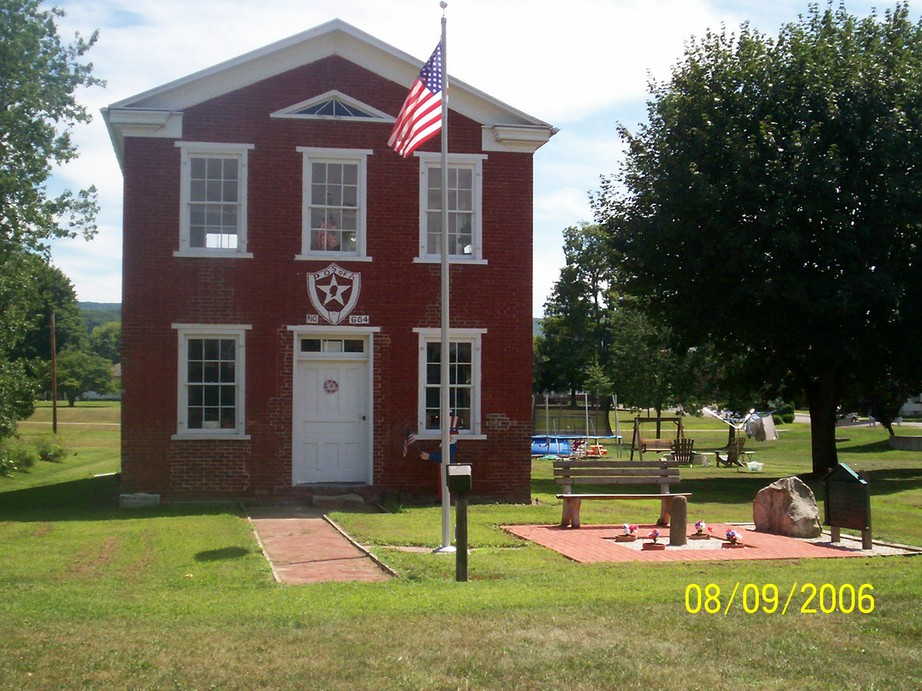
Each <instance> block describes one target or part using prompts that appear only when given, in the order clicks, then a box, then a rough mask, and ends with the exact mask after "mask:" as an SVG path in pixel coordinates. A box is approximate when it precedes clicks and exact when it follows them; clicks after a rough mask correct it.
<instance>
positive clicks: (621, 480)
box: [555, 477, 679, 485]
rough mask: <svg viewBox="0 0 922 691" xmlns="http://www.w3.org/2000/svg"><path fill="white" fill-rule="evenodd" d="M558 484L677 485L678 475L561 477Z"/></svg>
mask: <svg viewBox="0 0 922 691" xmlns="http://www.w3.org/2000/svg"><path fill="white" fill-rule="evenodd" d="M555 482H556V483H557V484H558V485H676V484H678V483H679V478H677V477H664V478H660V477H655V478H649V477H594V478H591V479H586V478H583V479H580V478H572V477H571V478H559V479H557V480H555Z"/></svg>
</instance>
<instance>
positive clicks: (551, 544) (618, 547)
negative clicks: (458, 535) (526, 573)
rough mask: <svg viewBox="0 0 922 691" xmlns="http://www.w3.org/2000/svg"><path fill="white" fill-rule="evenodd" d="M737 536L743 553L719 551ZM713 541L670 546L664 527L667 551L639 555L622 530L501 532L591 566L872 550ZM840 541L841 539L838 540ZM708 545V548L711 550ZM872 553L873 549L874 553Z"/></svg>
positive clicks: (719, 528)
mask: <svg viewBox="0 0 922 691" xmlns="http://www.w3.org/2000/svg"><path fill="white" fill-rule="evenodd" d="M654 527H655V526H653V525H642V526H640V528H639V529H638V531H637V535H638V536H639V538H638V541H640V542H648V540H644V539H642V538H645V537H646V536H647V535H648V534H649V533H650V531H651V530H652V529H653V528H654ZM730 527H732V528H734V530H737V531H741V533H742V538H743V540H742V541H743V543H744V544H745V545H746V546H745V547H743V548H742V549H725V548H722V547H721V543H722V542H724V540H723V539H718V536H720V537H722V536H723V535H724V534H725V533H726V531H727V530H728V529H729V528H730ZM711 528H712V529H713V536H714V537H712V539H711V540H709V541H708V543H707V544H708V546H709V548H707V549H700V545H695V548H685V547H670V546H669V528H657V530H659V532H660V538H659V541H660V542H665V543H666V545H667V546H666V549H665V550H663V551H659V552H644V551H640V550H639V549H637V547H636V544H635V545H634V546H632V547H627V546H624V545H623V544H619V543H617V542H615V536H617V535H621V534H622V532H623V530H622V528H621V526H610V525H609V526H587V525H584V526H582V527H580V528H578V529H573V528H561V527H559V526H547V525H509V526H504V529H505V530H507V531H508V532H510V533H512V534H513V535H517V536H519V537H521V538H524V539H525V540H530V541H531V542H535V543H537V544H539V545H542V546H543V547H547V548H548V549H552V550H554V551H555V552H559V553H560V554H562V555H564V556H565V557H567V558H569V559H572V560H573V561H576V562H580V563H585V564H588V563H593V562H627V561H639V562H696V561H739V560H750V559H806V558H837V557H867V556H871V555H873V553H874V551H872V552H870V553H869V552H867V551H864V550H862V549H860V547H861V543H860V541H859V542H858V543H857V548H856V547H855V543H854V542H851V541H849V542H846V541H844V539H843V542H842V543H840V545H841V546H835V545H833V544H832V543H829V542H828V536H825V541H823V540H824V538H820V540H819V541H818V542H810V541H807V540H799V539H796V538H790V537H782V536H780V535H769V534H767V533H757V532H755V531H754V530H752V529H747V528H740V527H739V526H728V525H724V524H713V525H711ZM843 538H844V536H843ZM711 543H713V549H711V548H710V546H711ZM875 551H877V550H875Z"/></svg>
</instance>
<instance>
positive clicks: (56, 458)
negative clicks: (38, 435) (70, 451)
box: [35, 439, 67, 463]
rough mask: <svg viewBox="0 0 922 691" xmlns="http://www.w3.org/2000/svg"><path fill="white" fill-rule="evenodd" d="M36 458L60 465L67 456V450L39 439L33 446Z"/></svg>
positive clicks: (47, 440)
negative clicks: (36, 454)
mask: <svg viewBox="0 0 922 691" xmlns="http://www.w3.org/2000/svg"><path fill="white" fill-rule="evenodd" d="M35 450H36V453H38V457H39V458H40V459H41V460H43V461H46V462H47V463H60V462H61V461H63V460H64V457H65V456H66V455H67V450H66V449H65V448H64V447H63V446H61V445H60V444H57V443H55V442H53V441H51V440H50V439H41V440H40V441H39V442H38V443H37V444H36V445H35Z"/></svg>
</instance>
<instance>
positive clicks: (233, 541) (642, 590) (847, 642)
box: [0, 404, 922, 689]
mask: <svg viewBox="0 0 922 691" xmlns="http://www.w3.org/2000/svg"><path fill="white" fill-rule="evenodd" d="M117 412H118V408H117V404H107V405H106V406H103V409H102V410H100V409H99V408H96V407H91V408H87V409H86V414H87V415H88V416H89V417H91V418H92V424H89V425H82V424H75V425H73V426H72V427H68V426H63V425H62V431H61V433H60V436H61V438H62V440H64V441H65V443H66V445H67V447H68V451H69V453H68V456H67V457H66V458H65V460H64V462H62V463H60V464H46V463H39V464H38V465H37V466H36V467H34V468H32V469H31V470H30V472H29V473H26V474H17V475H15V476H13V477H12V478H4V477H0V546H2V549H0V592H2V594H3V597H2V598H0V688H3V689H49V688H77V687H81V688H84V687H89V688H166V687H169V688H235V689H236V688H240V689H251V688H324V689H378V688H388V689H445V688H479V689H495V688H522V689H545V688H547V689H557V688H580V689H596V688H597V689H611V688H637V689H648V688H702V689H703V688H708V689H712V688H713V689H719V688H728V689H729V688H733V689H737V688H758V689H773V688H779V689H780V688H791V687H801V686H806V685H809V686H810V687H812V688H824V689H842V688H856V689H857V688H862V689H864V688H888V689H890V688H894V689H913V688H919V687H920V686H922V619H920V617H919V616H918V612H919V609H920V604H922V578H920V567H922V558H919V557H905V558H904V557H886V558H858V559H843V560H788V561H781V562H745V563H741V562H736V563H733V562H728V563H704V564H702V563H695V564H688V565H686V564H675V565H663V564H654V565H640V564H589V565H580V564H576V563H573V562H571V561H569V560H567V559H565V558H563V557H561V556H560V555H558V554H556V553H554V552H551V551H549V550H546V549H544V548H541V547H538V546H535V545H533V544H530V543H526V542H524V541H521V540H519V539H517V538H514V537H511V536H510V535H508V534H507V533H505V532H504V531H502V530H501V528H500V527H499V526H500V525H502V524H507V523H532V522H537V523H555V522H557V521H558V520H559V518H560V504H559V502H558V501H557V500H556V498H555V497H554V494H555V492H556V488H555V487H554V486H553V483H552V480H551V471H550V464H549V463H548V462H547V461H535V462H534V465H533V467H534V480H533V492H532V496H533V501H532V503H531V504H529V505H504V504H502V505H501V504H495V505H494V504H490V505H486V504H477V505H472V506H471V507H470V514H469V515H470V533H469V535H470V544H471V547H472V548H473V552H472V553H471V555H470V559H469V572H470V578H471V581H470V582H468V583H455V582H454V580H453V579H454V559H453V558H452V557H450V556H445V555H435V554H431V553H429V552H424V553H419V552H408V551H402V550H398V549H395V546H405V545H422V546H427V547H435V546H437V545H438V543H439V540H440V534H441V532H440V512H439V509H438V507H394V511H393V512H392V513H383V514H364V513H346V512H340V513H337V514H335V515H334V518H335V520H336V521H337V522H338V523H339V524H340V525H342V526H344V527H345V528H346V529H347V530H348V531H349V532H350V533H351V534H352V535H354V536H355V537H356V538H357V539H359V540H360V541H362V542H364V543H366V544H369V545H371V546H372V549H373V550H374V551H375V552H376V553H377V554H378V556H380V557H381V558H382V559H383V560H384V561H385V562H387V563H388V565H390V566H391V567H392V568H393V569H395V570H396V571H397V572H398V573H399V574H400V578H398V579H393V580H391V581H390V582H387V583H383V584H360V583H351V584H333V583H326V584H317V585H310V586H297V587H285V586H280V585H277V584H276V583H275V582H274V581H273V580H272V576H271V573H270V570H269V568H268V566H267V564H266V562H265V560H264V559H263V557H262V555H261V553H260V550H259V547H258V545H257V543H256V541H255V539H254V536H253V533H252V530H251V528H250V526H249V524H248V522H247V521H246V520H245V518H244V516H243V514H242V512H241V510H240V508H239V507H238V506H237V505H234V504H178V505H172V506H161V507H158V508H155V509H143V510H134V511H125V510H119V509H118V508H117V502H116V495H117V478H116V477H115V476H112V475H103V476H98V475H100V473H109V472H112V471H114V470H117V467H118V453H119V451H118V428H117V427H114V426H106V422H107V421H109V422H111V421H117V419H118V415H117ZM44 413H45V411H44V409H42V410H39V411H38V413H37V416H41V415H43V414H44ZM81 413H82V410H81V408H79V407H78V408H77V409H76V411H74V415H75V416H76V417H74V418H73V419H72V420H71V421H72V422H75V423H79V422H80V416H81ZM107 416H109V417H107ZM697 422H698V421H697V419H692V420H690V421H689V423H688V428H689V430H694V428H695V427H697ZM718 424H719V423H718ZM707 428H708V429H712V430H713V431H711V432H705V428H704V427H702V429H701V430H700V432H698V431H696V432H694V433H692V432H691V431H690V432H689V436H692V437H693V438H695V439H696V446H697V447H698V448H703V447H704V446H706V445H708V444H709V443H710V442H709V441H705V438H706V434H711V435H712V437H713V440H714V443H715V444H717V445H719V443H718V442H720V440H721V439H722V436H721V433H720V432H721V431H720V429H719V428H717V427H714V428H710V425H707ZM783 429H784V431H783V432H782V433H781V438H780V439H779V440H778V441H776V442H765V443H764V444H755V443H753V448H754V449H755V450H756V452H757V453H756V458H758V459H759V460H761V461H763V462H764V463H765V472H764V473H762V474H749V473H737V472H735V471H733V470H729V469H723V468H720V469H717V468H691V469H688V470H687V471H686V470H683V471H682V473H683V482H682V487H683V489H684V490H686V491H691V492H693V493H694V495H693V497H692V498H691V502H690V505H689V517H690V518H692V519H695V518H703V519H704V520H708V521H715V522H718V521H745V520H748V519H750V518H751V501H752V497H753V495H754V494H755V492H756V491H757V490H758V489H759V488H760V487H762V486H764V485H765V484H767V483H768V482H770V481H771V480H772V479H774V478H776V477H782V476H785V475H790V474H796V473H803V472H806V471H807V470H809V466H810V463H809V429H808V428H807V427H806V426H803V425H789V426H786V427H785V428H783ZM22 430H23V433H24V435H32V434H47V433H48V432H47V427H46V428H44V431H43V428H42V427H41V426H40V425H23V428H22ZM847 436H848V441H843V442H841V445H840V451H841V460H842V461H843V462H845V463H848V464H849V465H850V466H851V467H853V468H856V469H865V470H868V471H869V472H870V473H871V482H872V488H873V495H874V496H873V511H874V532H875V537H886V538H890V539H894V540H899V541H902V542H909V543H913V544H917V545H922V529H920V527H919V526H918V525H917V524H918V522H919V517H920V512H919V509H920V508H922V455H916V456H913V455H911V454H905V453H901V452H894V451H892V450H890V449H889V447H888V446H887V445H886V432H884V431H883V430H881V429H880V428H879V427H878V428H869V427H865V428H849V430H848V434H847ZM699 438H700V439H701V442H700V443H699V442H698V439H699ZM45 466H48V467H45ZM476 481H477V480H476V469H475V476H474V483H475V486H476ZM646 504H647V502H624V503H619V502H596V503H594V504H593V503H587V504H586V505H585V506H584V508H583V520H584V523H586V524H592V523H603V522H605V523H608V522H617V523H620V522H624V521H628V520H630V521H641V520H643V521H646V520H649V519H650V518H651V517H652V516H653V515H654V514H655V513H656V507H655V503H654V505H653V506H647V505H646ZM736 584H740V592H742V590H743V589H744V588H745V586H746V584H752V585H753V586H755V589H753V588H752V587H751V588H750V589H749V593H750V600H749V602H748V607H749V610H750V611H752V613H751V614H750V613H748V612H747V611H746V608H744V607H743V606H742V604H739V603H738V604H737V605H736V606H735V607H734V608H733V609H732V610H731V611H729V612H727V613H726V614H724V613H723V612H722V611H721V612H719V613H715V614H708V613H707V612H706V611H705V609H704V608H702V609H701V611H700V612H699V613H697V614H692V613H689V611H688V607H687V601H686V594H687V593H690V594H691V595H694V593H695V592H697V591H696V588H698V587H700V588H701V589H703V590H705V589H707V587H708V586H711V588H710V590H709V591H707V592H710V593H711V594H713V593H714V592H715V590H714V587H715V586H716V587H719V588H720V589H721V593H720V597H719V598H718V599H719V602H720V603H723V604H726V602H727V601H728V598H729V593H731V592H732V590H733V588H734V586H735V585H736ZM803 584H814V585H815V586H816V587H817V588H818V589H820V588H822V586H824V585H827V584H828V585H827V588H826V591H825V592H827V593H829V592H831V591H832V590H833V589H834V590H835V591H836V592H837V593H844V592H848V587H847V586H853V587H854V588H855V589H856V590H857V589H858V588H859V587H860V586H861V585H864V584H868V585H870V586H872V587H873V591H870V592H871V593H872V595H873V597H874V609H873V611H872V612H870V613H867V614H862V613H860V612H858V611H857V609H856V610H855V611H851V612H843V611H841V608H839V607H838V606H836V607H829V604H830V602H829V599H828V597H827V601H826V602H825V605H826V609H827V610H830V611H829V613H824V612H823V611H822V609H821V608H820V606H819V603H818V601H817V602H814V607H815V609H816V610H817V611H816V613H810V612H802V611H801V607H802V606H803V604H804V601H805V599H806V597H805V596H804V595H802V594H801V593H800V591H799V588H800V587H802V586H803ZM795 586H797V588H798V590H797V591H796V597H795V598H794V602H793V604H792V605H791V607H790V608H789V610H788V611H787V613H786V614H785V615H784V616H782V615H781V614H780V609H781V608H780V607H779V608H778V609H777V610H776V611H774V612H770V610H771V608H770V607H768V606H767V605H768V604H769V600H770V598H771V595H772V593H773V592H774V590H773V588H777V590H778V591H779V592H780V593H781V597H782V599H783V598H784V597H785V596H786V595H787V593H788V592H789V591H791V590H792V588H794V587H795ZM756 592H758V593H759V594H760V596H763V597H764V598H766V599H763V600H762V601H761V602H760V603H759V606H756V607H753V605H754V604H756V603H755V602H754V599H753V598H754V594H755V593H756ZM866 592H868V591H866ZM738 597H739V596H738ZM715 601H716V600H715ZM740 602H741V598H740ZM692 604H694V603H692ZM711 604H713V602H712V603H711ZM846 609H847V608H846Z"/></svg>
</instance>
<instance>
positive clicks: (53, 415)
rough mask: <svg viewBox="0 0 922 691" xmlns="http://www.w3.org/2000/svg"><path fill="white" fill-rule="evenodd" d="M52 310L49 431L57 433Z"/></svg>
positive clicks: (55, 348)
mask: <svg viewBox="0 0 922 691" xmlns="http://www.w3.org/2000/svg"><path fill="white" fill-rule="evenodd" d="M54 331H55V329H54V312H52V313H51V431H52V432H54V433H55V434H57V433H58V353H57V350H58V349H57V346H56V345H55V339H54Z"/></svg>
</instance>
